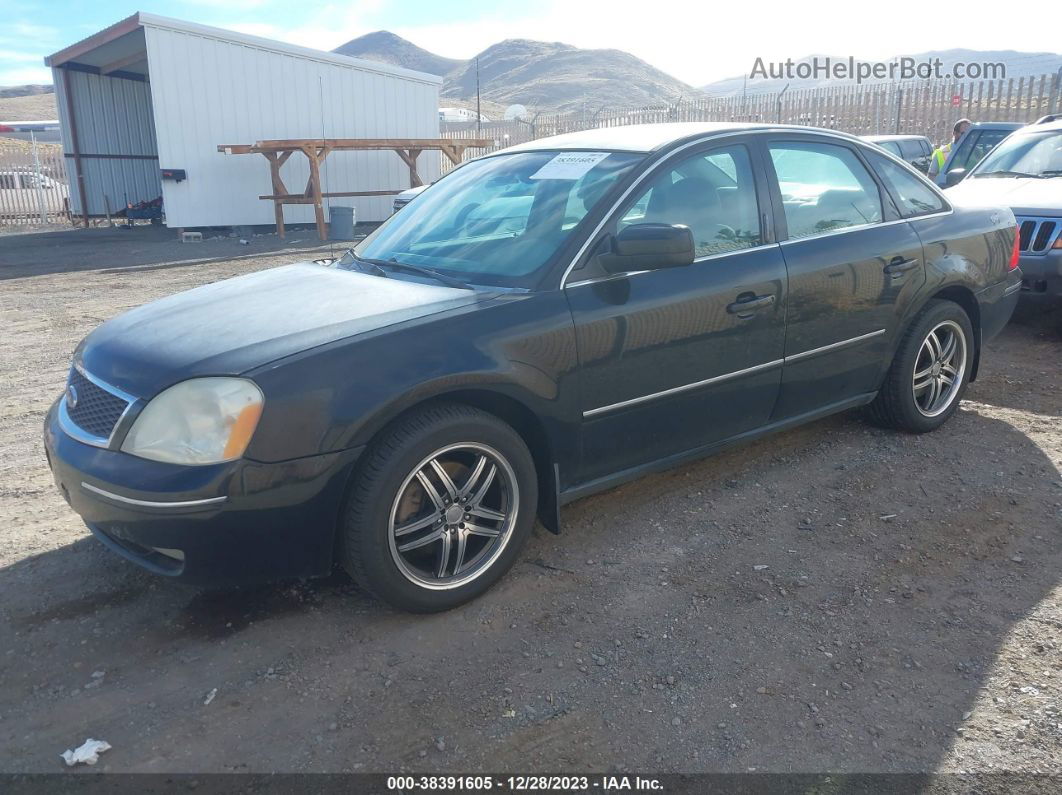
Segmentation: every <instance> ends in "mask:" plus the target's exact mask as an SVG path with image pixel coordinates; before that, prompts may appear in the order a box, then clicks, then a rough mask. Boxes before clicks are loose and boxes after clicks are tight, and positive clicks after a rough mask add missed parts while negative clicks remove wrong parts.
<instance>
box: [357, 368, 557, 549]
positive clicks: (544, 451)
mask: <svg viewBox="0 0 1062 795" xmlns="http://www.w3.org/2000/svg"><path fill="white" fill-rule="evenodd" d="M439 403H459V404H461V405H465V406H471V407H473V408H477V409H479V410H480V411H484V412H486V413H488V414H491V415H493V416H495V417H497V418H498V419H500V420H501V421H502V422H504V423H506V424H507V425H509V426H510V427H511V428H512V429H513V430H515V431H516V432H517V433H518V434H519V435H520V438H522V439H523V440H524V443H525V444H526V445H527V447H528V450H530V452H531V458H532V460H533V461H534V464H535V472H536V475H537V476H538V505H537V506H536V511H537V514H538V518H539V520H540V521H541V522H542V524H543V525H544V526H545V527H546V529H548V530H550V531H551V532H553V533H557V534H559V533H560V495H559V480H558V476H557V456H556V451H555V450H554V445H553V443H552V442H551V440H550V437H549V434H548V432H547V430H546V426H545V424H544V423H543V422H542V420H541V419H540V418H539V416H538V415H537V414H536V413H535V412H534V410H532V409H531V407H530V406H528V405H527V404H526V403H524V402H522V401H520V400H519V399H517V398H515V397H513V396H512V395H509V394H505V393H502V392H500V391H497V390H493V389H489V388H484V387H479V386H463V387H458V388H454V389H451V390H447V391H444V392H439V393H436V394H432V395H430V396H424V397H422V398H420V399H418V400H416V401H415V402H412V403H410V404H408V405H405V406H402V407H401V409H399V410H396V411H394V412H391V413H389V414H388V415H387V416H386V417H384V418H381V421H380V422H378V423H377V424H375V428H374V430H373V432H372V435H371V437H370V438H369V439H368V440H367V441H366V444H367V445H371V444H372V443H373V442H374V441H375V440H376V439H378V438H379V437H380V436H381V435H383V434H384V433H386V432H387V431H388V430H389V429H390V428H392V427H394V426H395V425H396V424H398V423H400V422H402V421H403V420H404V419H405V418H406V417H408V416H409V415H410V414H412V413H414V412H418V411H421V410H423V409H425V408H426V407H428V406H432V405H436V404H439ZM357 474H358V469H357V467H355V468H354V471H353V472H352V473H351V478H352V479H353V478H355V477H357ZM337 538H338V533H337Z"/></svg>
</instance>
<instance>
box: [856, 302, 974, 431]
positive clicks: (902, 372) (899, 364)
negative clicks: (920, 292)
mask: <svg viewBox="0 0 1062 795" xmlns="http://www.w3.org/2000/svg"><path fill="white" fill-rule="evenodd" d="M938 329H942V330H943V331H942V332H937V333H938V334H939V333H947V334H951V333H954V332H955V331H956V330H959V331H961V334H962V340H961V342H962V351H961V352H962V353H963V354H964V355H963V356H961V359H962V370H961V373H960V374H958V375H959V378H958V385H957V387H956V388H955V389H953V390H951V391H950V392H949V393H947V394H946V395H945V394H943V393H942V394H941V397H940V398H939V399H940V401H941V402H942V404H943V405H941V406H940V407H939V409H938V410H936V411H932V412H927V410H926V409H927V408H932V407H933V406H932V404H930V405H929V406H924V405H923V403H929V396H928V395H927V394H926V393H925V392H923V393H921V394H920V395H919V397H918V398H916V395H915V390H914V385H915V367H916V365H921V366H922V370H919V372H925V371H926V364H927V362H928V361H930V359H929V358H927V357H928V353H927V352H926V351H924V350H923V346H924V345H926V344H927V339H928V337H929V334H930V332H934V331H937V330H938ZM959 359H960V352H959V351H958V350H957V351H956V354H955V357H954V361H955V363H956V364H957V363H958V361H959ZM973 361H974V331H973V325H972V324H971V322H970V318H969V316H968V315H967V314H966V312H965V311H964V310H963V308H962V307H961V306H959V305H958V304H956V303H953V302H951V301H946V300H942V299H933V300H932V301H930V302H929V303H927V304H926V306H925V307H924V308H923V309H922V311H921V312H920V313H919V314H918V316H917V317H915V319H914V320H913V321H912V323H911V325H910V326H909V327H908V329H907V331H906V332H905V333H904V336H903V339H902V340H901V341H900V345H899V348H897V350H896V356H895V358H894V359H893V361H892V365H891V366H890V367H889V372H888V373H887V374H886V376H885V382H884V383H883V384H882V386H881V390H880V391H879V392H878V396H877V397H876V398H875V399H874V402H873V403H871V404H870V407H869V415H870V418H871V420H872V421H873V422H874V423H876V424H878V425H881V426H883V427H886V428H895V429H897V430H901V431H908V432H910V433H928V432H929V431H934V430H936V429H937V428H939V427H940V426H941V425H943V424H944V423H945V422H947V421H948V418H949V417H951V415H952V414H954V413H955V411H956V409H957V408H958V407H959V401H960V400H962V396H963V393H964V392H965V391H966V386H967V384H969V382H970V373H971V372H972V369H973ZM937 372H938V373H939V370H938V371H937ZM946 375H947V373H945V377H946ZM930 378H931V376H930ZM924 380H925V379H923V380H922V381H920V383H924Z"/></svg>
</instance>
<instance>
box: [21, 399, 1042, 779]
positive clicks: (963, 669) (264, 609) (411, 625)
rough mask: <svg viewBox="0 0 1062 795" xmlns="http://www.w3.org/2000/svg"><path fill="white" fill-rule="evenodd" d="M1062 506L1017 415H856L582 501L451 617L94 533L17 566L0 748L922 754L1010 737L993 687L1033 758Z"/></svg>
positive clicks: (176, 766)
mask: <svg viewBox="0 0 1062 795" xmlns="http://www.w3.org/2000/svg"><path fill="white" fill-rule="evenodd" d="M1017 467H1022V468H1023V471H1024V472H1025V473H1026V477H1025V478H1024V479H1023V480H1022V481H1020V482H1015V481H1014V480H1013V479H1012V477H1011V475H1012V472H1013V471H1014V469H1015V468H1017ZM795 472H796V473H797V474H796V475H794V473H795ZM1044 495H1048V496H1047V502H1048V503H1053V504H1054V505H1055V506H1057V503H1058V500H1059V499H1060V495H1062V489H1060V488H1059V474H1058V470H1057V468H1056V467H1055V466H1054V464H1053V463H1052V462H1051V461H1050V460H1049V459H1048V458H1047V457H1046V456H1045V455H1044V453H1043V452H1042V451H1041V450H1040V449H1039V447H1038V446H1037V445H1036V444H1035V443H1034V442H1033V441H1032V440H1030V439H1029V438H1028V437H1026V436H1025V435H1024V434H1021V433H1020V432H1017V431H1016V430H1015V429H1014V428H1013V427H1011V426H1010V425H1008V424H1007V423H1005V422H1002V421H1000V420H997V419H993V418H991V417H989V416H985V415H983V414H980V413H977V412H974V411H962V412H960V413H959V414H958V415H956V417H955V418H954V419H953V420H952V422H951V423H949V425H948V426H946V427H945V428H944V429H942V430H941V431H939V432H937V433H936V434H932V435H929V436H923V437H912V436H903V435H898V434H892V433H888V432H884V431H878V430H876V429H868V428H866V426H864V425H863V424H861V423H860V422H858V421H856V419H855V418H854V417H853V416H852V415H847V416H844V417H840V418H833V419H829V420H826V421H823V422H819V423H816V424H814V425H812V426H808V427H807V428H802V429H798V430H796V431H792V432H789V433H786V434H783V435H780V436H777V437H773V438H770V439H766V440H763V441H760V442H757V443H755V444H753V445H751V446H748V447H745V448H742V449H739V450H735V451H731V452H727V453H724V454H722V455H720V456H717V457H715V458H714V459H709V460H706V461H702V462H697V463H694V464H691V465H689V466H686V467H682V468H679V469H676V470H673V471H670V472H667V473H664V474H660V475H655V476H652V477H648V478H645V479H643V480H641V481H638V482H635V483H631V484H628V485H626V486H623V487H621V488H618V489H615V490H613V491H610V492H607V493H605V494H601V495H598V496H595V497H591V498H587V499H584V500H581V501H579V502H577V503H574V504H572V505H571V506H569V507H567V508H566V509H565V511H564V521H565V525H566V527H565V533H564V534H563V535H561V536H559V537H556V536H552V535H550V534H548V533H546V532H544V531H542V530H541V529H538V530H537V531H536V533H535V536H534V537H533V539H532V541H531V543H530V544H529V546H528V548H527V549H526V550H525V552H524V553H523V555H522V557H521V562H520V563H519V564H518V565H517V566H516V568H515V569H514V571H513V572H512V573H510V574H509V575H508V576H507V577H506V578H505V579H504V580H503V581H502V582H501V583H499V585H498V586H497V587H496V588H495V589H493V590H492V591H491V592H489V593H488V594H487V595H486V596H484V597H482V598H481V599H479V600H477V601H476V602H473V603H472V604H471V605H469V606H467V607H464V608H460V609H458V610H454V611H452V612H450V613H446V614H442V615H437V616H408V615H404V614H400V613H396V612H394V611H391V610H390V609H388V608H386V607H385V606H383V605H381V604H379V603H377V602H375V601H373V600H372V599H370V598H368V597H366V596H365V595H363V594H361V593H360V592H358V591H357V589H356V588H355V587H354V586H353V585H352V584H351V583H350V581H349V580H348V579H347V578H346V577H345V576H344V575H341V574H337V575H334V576H333V577H331V578H328V579H326V580H322V581H317V582H312V583H283V584H279V585H271V586H263V587H260V588H249V589H248V588H245V589H234V590H209V591H203V590H194V589H185V588H182V587H179V586H177V585H176V584H174V583H172V582H169V581H166V580H163V579H159V578H155V577H152V576H150V575H147V574H144V573H141V572H140V571H139V570H137V569H135V568H134V567H132V566H131V565H130V564H127V563H126V562H124V561H122V560H120V559H118V558H116V557H114V556H113V555H111V554H110V553H108V552H106V551H105V550H104V549H102V547H101V546H100V545H99V544H97V543H96V542H95V541H94V540H93V539H91V538H85V539H83V540H81V541H78V542H76V543H74V544H70V545H67V546H64V547H62V548H59V549H56V550H54V551H50V552H46V553H43V554H40V555H37V556H34V557H32V558H27V559H25V560H22V561H19V562H17V563H15V564H13V565H11V566H8V567H6V568H4V569H0V605H2V607H0V615H2V624H0V635H2V636H3V637H5V638H6V639H7V641H6V643H5V646H6V648H5V649H4V650H3V651H4V652H6V653H5V655H4V656H3V657H2V658H0V682H3V683H4V684H3V686H2V688H0V715H3V718H4V719H3V721H0V742H2V744H3V745H4V747H5V748H6V749H7V752H8V753H7V754H6V757H7V761H6V762H4V763H2V767H3V768H5V769H11V768H12V766H14V769H18V770H52V769H56V768H55V766H56V764H57V763H56V761H55V754H56V753H58V752H59V751H60V750H62V748H65V747H68V745H69V743H71V742H73V741H74V739H75V737H76V738H78V741H80V740H81V739H83V735H84V736H92V737H103V738H106V739H107V740H108V742H110V743H111V744H112V745H113V746H114V747H115V749H116V750H115V751H113V752H111V753H110V755H109V756H108V757H107V761H108V763H109V764H110V766H111V769H113V770H170V771H180V770H219V771H225V770H232V769H242V770H245V771H246V770H252V771H253V770H285V769H296V768H298V769H301V770H342V769H350V767H349V765H350V763H351V760H352V759H360V760H362V762H359V764H364V765H365V766H364V767H361V768H359V769H363V770H368V769H380V770H391V771H394V770H395V769H396V768H397V767H398V766H404V767H405V769H407V770H418V769H419V770H430V771H433V772H441V771H443V770H460V771H463V772H466V773H467V772H470V771H481V770H487V769H489V770H508V769H520V770H528V769H535V768H536V766H543V765H545V766H546V767H547V768H548V769H562V770H568V769H579V770H589V769H597V770H605V769H613V770H614V769H617V766H619V768H620V769H641V770H654V771H693V770H729V771H745V770H746V769H748V768H750V767H755V768H756V769H757V770H760V771H762V770H778V771H786V772H800V771H825V770H840V771H845V770H847V771H853V772H854V771H882V770H884V771H912V772H924V771H932V770H935V769H937V768H938V766H940V765H941V764H942V762H943V761H944V760H945V759H947V758H948V756H949V754H950V753H951V752H952V750H953V746H954V745H955V744H956V743H968V744H972V745H970V746H969V747H970V748H974V747H982V746H984V747H998V745H999V744H1000V743H1001V742H1003V740H1001V739H1000V735H999V733H998V732H999V731H1000V730H1003V731H1004V732H1010V731H1011V729H1012V727H1010V726H1009V725H1006V724H1005V723H1001V722H999V721H993V722H992V723H984V722H981V723H978V721H977V715H978V714H979V710H981V709H982V708H983V706H982V702H983V701H984V700H991V699H998V700H1001V702H1003V703H1005V704H1007V705H1010V706H1012V707H1013V718H1014V721H1017V720H1018V717H1017V716H1018V715H1019V714H1021V715H1024V716H1026V717H1027V718H1028V719H1031V722H1030V723H1028V724H1027V725H1023V727H1022V729H1021V731H1022V740H1021V742H1022V743H1023V747H1024V748H1025V749H1026V751H1025V753H1030V752H1032V751H1034V750H1035V749H1036V748H1044V747H1050V746H1052V745H1053V743H1055V742H1057V733H1056V732H1055V730H1054V729H1053V728H1051V726H1050V725H1049V724H1048V722H1047V721H1046V720H1041V717H1042V714H1040V713H1038V712H1037V710H1036V704H1037V700H1036V696H1034V695H1031V693H1033V691H1035V690H1036V688H1037V685H1038V684H1039V686H1040V687H1043V685H1042V683H1037V682H1031V681H1024V680H1020V679H1017V680H1015V679H1012V680H1008V679H1007V678H1006V677H1003V678H1002V679H996V678H994V676H995V674H994V667H995V666H997V665H998V664H1000V661H999V660H998V659H997V658H998V656H999V654H1000V652H1001V648H1002V647H1004V646H1005V645H1006V644H1007V643H1008V642H1009V640H1010V636H1011V635H1012V633H1014V632H1015V631H1016V627H1017V626H1018V625H1019V624H1020V625H1022V626H1023V627H1024V628H1025V629H1024V630H1022V631H1026V630H1027V628H1029V627H1040V628H1042V629H1043V631H1044V632H1045V633H1048V632H1049V631H1053V632H1054V635H1053V637H1054V638H1058V632H1057V629H1054V625H1053V624H1052V623H1051V622H1056V623H1057V618H1058V617H1057V616H1051V615H1046V614H1044V613H1043V612H1042V603H1043V601H1044V600H1045V598H1046V597H1048V596H1049V595H1050V594H1051V593H1052V592H1053V591H1054V590H1055V589H1056V587H1057V586H1058V583H1059V572H1060V571H1062V538H1060V536H1059V533H1058V516H1057V507H1051V506H1050V505H1049V504H1047V503H1045V500H1044ZM1037 622H1040V623H1037ZM573 641H578V643H576V644H575V648H573ZM1022 653H1028V654H1032V655H1034V656H1035V655H1042V657H1041V659H1040V660H1038V661H1037V662H1040V661H1042V664H1043V667H1044V668H1047V667H1049V666H1050V665H1052V664H1053V663H1052V659H1054V657H1053V655H1056V654H1057V653H1058V648H1057V645H1054V642H1053V641H1051V640H1050V639H1049V637H1048V635H1047V634H1045V639H1044V642H1042V643H1040V644H1039V645H1037V644H1036V643H1030V644H1029V645H1028V646H1027V647H1026V648H1025V649H1023V650H1022ZM27 662H31V663H32V664H31V665H29V666H27ZM97 673H99V674H100V675H99V676H98V677H97V679H99V680H100V681H101V682H102V684H101V685H98V686H93V685H92V682H93V681H95V680H94V679H93V678H92V677H93V676H96V674H97ZM440 676H442V680H441V681H444V682H448V685H447V686H446V687H443V688H440V687H437V685H438V684H439V682H440ZM89 688H91V689H89ZM211 688H216V689H219V690H220V691H221V692H222V693H223V695H222V697H221V698H219V701H218V703H217V705H216V706H215V708H214V711H213V712H210V713H205V712H204V709H205V706H206V705H208V704H209V703H210V702H212V701H213V698H214V697H213V696H211V695H210V694H209V691H210V690H211ZM1023 688H1033V690H1023ZM547 693H548V699H547V698H546V697H545V695H544V694H547ZM992 703H993V704H996V702H995V701H993V702H992ZM525 705H526V706H525ZM997 706H998V705H997ZM968 713H971V714H972V717H971V715H968ZM206 714H209V720H207V719H206V718H205V717H203V716H204V715H206ZM964 716H966V717H969V718H970V720H969V721H967V722H966V723H965V724H964V720H965V719H964ZM329 724H331V726H329ZM964 725H965V726H966V728H965V729H964V730H963V732H962V734H960V733H958V732H957V730H959V729H963V726H964ZM322 726H324V727H325V728H323V729H322ZM443 735H445V737H446V743H445V745H446V748H447V749H448V750H447V752H446V753H445V755H443V754H442V753H436V752H435V751H434V750H432V751H431V753H432V756H431V757H430V758H425V755H424V754H422V753H420V751H419V750H418V749H419V748H421V747H422V745H423V744H425V743H428V744H429V746H428V747H429V750H430V743H432V742H434V740H432V739H431V738H432V737H435V736H443ZM482 737H489V738H490V742H489V743H483V742H481V738H482ZM278 745H279V746H281V747H278ZM175 746H176V747H178V748H179V749H180V750H173V749H174V748H175ZM329 747H335V748H337V749H338V751H339V753H338V755H337V756H336V757H334V758H332V757H329V755H328V752H327V749H328V748H329ZM160 749H169V750H160ZM236 761H238V762H239V765H240V767H238V768H233V763H234V762H236ZM971 764H973V765H974V767H976V764H975V763H971Z"/></svg>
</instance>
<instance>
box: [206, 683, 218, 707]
mask: <svg viewBox="0 0 1062 795" xmlns="http://www.w3.org/2000/svg"><path fill="white" fill-rule="evenodd" d="M217 694H218V689H217V688H216V687H215V688H214V689H213V690H211V691H210V692H209V693H207V694H206V699H205V700H204V701H203V706H204V707H205V706H206V705H207V704H209V703H210V702H211V701H213V700H214V696H216V695H217Z"/></svg>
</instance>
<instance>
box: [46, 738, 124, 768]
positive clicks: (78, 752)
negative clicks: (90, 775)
mask: <svg viewBox="0 0 1062 795" xmlns="http://www.w3.org/2000/svg"><path fill="white" fill-rule="evenodd" d="M109 750H111V744H110V743H109V742H106V741H104V740H91V739H89V740H85V742H83V743H82V744H81V745H80V746H79V747H78V748H77V749H75V750H73V751H71V750H70V749H69V748H68V749H67V750H65V751H63V752H62V753H61V754H59V755H60V756H61V757H63V761H64V762H66V766H67V767H73V766H74V765H77V764H85V765H94V764H96V763H97V762H98V761H100V754H102V753H103V752H104V751H109Z"/></svg>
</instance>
